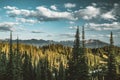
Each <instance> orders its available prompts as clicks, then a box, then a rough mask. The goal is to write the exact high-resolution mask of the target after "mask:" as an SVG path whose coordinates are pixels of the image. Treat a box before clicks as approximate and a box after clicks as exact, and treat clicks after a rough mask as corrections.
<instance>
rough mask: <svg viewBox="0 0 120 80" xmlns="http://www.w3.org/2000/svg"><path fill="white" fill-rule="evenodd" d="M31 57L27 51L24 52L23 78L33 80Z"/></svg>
mask: <svg viewBox="0 0 120 80" xmlns="http://www.w3.org/2000/svg"><path fill="white" fill-rule="evenodd" d="M33 70H34V69H33V67H32V63H31V58H30V57H29V56H28V54H27V52H25V54H24V63H23V80H34V78H35V77H34V71H33Z"/></svg>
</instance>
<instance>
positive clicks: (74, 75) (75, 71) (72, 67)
mask: <svg viewBox="0 0 120 80" xmlns="http://www.w3.org/2000/svg"><path fill="white" fill-rule="evenodd" d="M79 57H80V39H79V27H77V31H76V35H75V41H74V46H73V50H72V54H71V57H70V59H69V62H68V75H67V76H68V77H67V79H68V80H78V79H79V76H80V73H79V64H78V62H79Z"/></svg>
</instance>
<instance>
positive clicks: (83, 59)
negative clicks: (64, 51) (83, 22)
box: [78, 26, 89, 80]
mask: <svg viewBox="0 0 120 80" xmlns="http://www.w3.org/2000/svg"><path fill="white" fill-rule="evenodd" d="M84 34H85V32H84V26H83V27H82V48H81V49H80V55H79V62H78V68H79V74H80V75H79V80H89V76H88V74H89V67H88V58H87V51H86V48H85V35H84Z"/></svg>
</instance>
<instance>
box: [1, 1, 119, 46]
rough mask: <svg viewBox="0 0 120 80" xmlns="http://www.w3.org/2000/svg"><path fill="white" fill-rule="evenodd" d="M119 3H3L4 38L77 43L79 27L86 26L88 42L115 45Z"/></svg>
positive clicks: (2, 27) (117, 42) (2, 22)
mask: <svg viewBox="0 0 120 80" xmlns="http://www.w3.org/2000/svg"><path fill="white" fill-rule="evenodd" d="M119 7H120V1H119V0H111V1H110V0H61V1H60V0H0V34H1V35H0V39H6V38H9V32H10V31H13V38H14V39H16V36H17V35H18V36H19V38H20V39H33V38H34V39H45V40H55V41H62V40H74V35H75V30H76V26H79V27H80V30H81V26H85V33H86V40H88V39H99V40H102V41H105V42H109V34H110V32H111V31H113V34H114V40H115V44H119V39H120V8H119Z"/></svg>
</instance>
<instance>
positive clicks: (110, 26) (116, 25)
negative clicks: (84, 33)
mask: <svg viewBox="0 0 120 80" xmlns="http://www.w3.org/2000/svg"><path fill="white" fill-rule="evenodd" d="M85 26H87V28H89V29H91V30H98V31H101V30H111V31H113V30H120V23H119V22H112V23H103V24H96V23H88V24H85Z"/></svg>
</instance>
